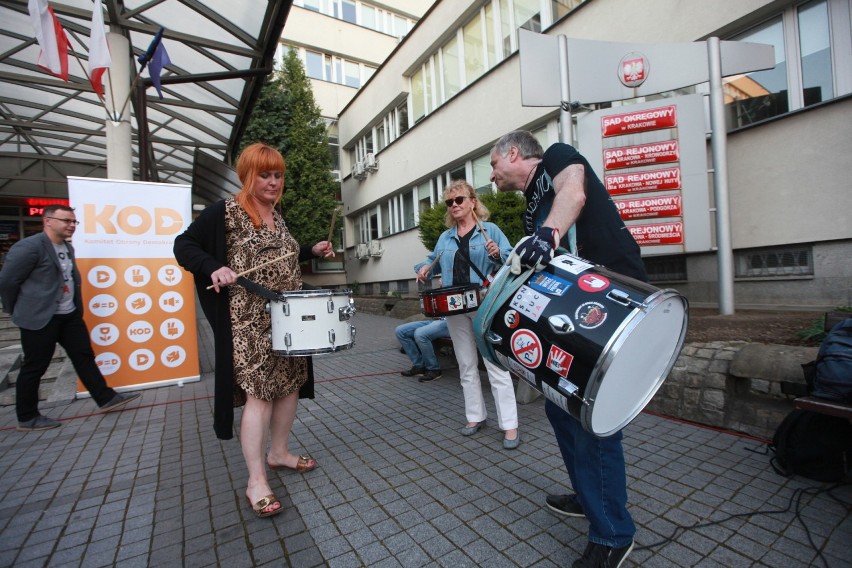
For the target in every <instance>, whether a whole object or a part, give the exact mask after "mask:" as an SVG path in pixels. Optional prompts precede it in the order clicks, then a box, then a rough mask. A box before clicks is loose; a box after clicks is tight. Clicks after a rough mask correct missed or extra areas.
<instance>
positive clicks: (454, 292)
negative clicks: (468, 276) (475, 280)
mask: <svg viewBox="0 0 852 568" xmlns="http://www.w3.org/2000/svg"><path fill="white" fill-rule="evenodd" d="M480 300H481V296H480V288H479V286H478V285H477V284H467V285H464V286H445V287H444V288H435V289H433V290H424V291H422V292H420V309H422V310H423V313H424V314H425V315H427V316H429V317H440V316H453V315H456V314H464V313H467V312H472V311H475V310H476V309H477V308H479V302H480Z"/></svg>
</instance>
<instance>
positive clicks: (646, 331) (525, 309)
mask: <svg viewBox="0 0 852 568" xmlns="http://www.w3.org/2000/svg"><path fill="white" fill-rule="evenodd" d="M513 278H514V279H515V280H514V281H513ZM687 309H688V306H687V301H686V298H684V297H683V296H681V295H680V294H678V293H677V292H676V291H674V290H661V289H659V288H655V287H654V286H651V285H649V284H647V283H644V282H641V281H639V280H635V279H633V278H629V277H627V276H624V275H621V274H618V273H616V272H613V271H611V270H607V269H606V268H603V267H601V266H596V265H593V264H591V263H589V262H587V261H585V260H583V259H581V258H578V257H576V256H572V255H567V254H565V255H560V256H557V257H556V258H554V259H553V260H551V262H550V263H549V264H548V265H547V266H546V267H545V268H544V269H543V270H541V271H539V272H527V273H526V274H524V275H521V276H519V277H513V276H512V275H511V274H509V272H508V267H504V268H503V269H502V270H501V273H500V274H498V277H497V279H496V281H495V283H494V284H493V285H492V290H491V292H490V293H489V295H488V296H487V297H486V298H485V299H484V300H483V303H482V306H481V307H480V309H479V312H478V313H477V316H476V318H475V320H474V334H475V335H476V336H477V341H478V342H479V346H480V350H481V351H482V352H483V355H484V356H485V357H487V358H489V359H490V360H492V362H494V363H497V364H498V365H500V366H502V367H504V368H506V369H508V370H509V371H511V372H512V373H513V374H515V375H517V376H518V377H519V378H520V379H523V380H525V381H527V382H528V383H529V384H530V385H531V386H532V387H534V388H536V389H537V390H539V391H541V392H542V394H544V396H545V397H547V398H548V399H549V400H550V401H552V402H554V403H555V404H557V405H558V406H560V407H561V408H562V409H563V410H565V411H566V412H568V413H569V414H571V415H572V416H573V417H574V418H576V419H577V420H579V421H580V423H581V424H582V426H583V428H584V429H585V430H587V431H588V432H591V433H592V434H594V435H596V436H598V437H606V436H610V435H612V434H615V433H616V432H618V431H619V430H621V429H622V428H624V427H625V426H626V425H627V424H629V423H630V421H631V420H633V419H634V418H635V417H636V416H637V415H638V414H639V413H640V412H641V411H642V409H643V408H644V407H645V406H646V405H647V404H648V403H649V402H650V401H651V398H652V397H653V396H654V394H655V393H656V392H657V390H658V389H659V388H660V387H661V386H662V384H663V381H664V380H665V379H666V377H667V376H668V373H669V371H670V370H671V368H672V367H673V366H674V363H675V361H676V359H677V356H678V354H679V353H680V350H681V348H682V347H683V341H684V337H685V336H686V324H687Z"/></svg>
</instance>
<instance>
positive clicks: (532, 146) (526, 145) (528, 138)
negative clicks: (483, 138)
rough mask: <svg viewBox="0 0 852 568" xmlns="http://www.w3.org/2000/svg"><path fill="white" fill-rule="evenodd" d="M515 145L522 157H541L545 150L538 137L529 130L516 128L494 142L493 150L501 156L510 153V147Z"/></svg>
mask: <svg viewBox="0 0 852 568" xmlns="http://www.w3.org/2000/svg"><path fill="white" fill-rule="evenodd" d="M512 146H514V147H515V148H517V149H518V153H519V154H520V155H521V158H524V159H526V158H539V159H541V157H542V156H543V155H544V150H543V149H542V147H541V144H539V143H538V140H536V137H535V136H533V134H532V132H530V131H529V130H514V131H512V132H510V133H508V134H504V135H503V136H501V137H500V139H499V140H497V142H496V143H495V144H494V148H493V151H495V152H497V153H498V154H499V155H501V156H505V155H506V154H508V153H509V149H511V148H512Z"/></svg>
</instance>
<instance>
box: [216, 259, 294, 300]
mask: <svg viewBox="0 0 852 568" xmlns="http://www.w3.org/2000/svg"><path fill="white" fill-rule="evenodd" d="M294 254H296V253H295V251H294V252H288V253H287V254H284V255H281V256H279V257H278V258H273V259H272V260H267V261H266V262H264V263H263V264H258V265H257V266H255V267H254V268H249V269H248V270H243V271H242V272H240V273H239V274H237V278H239V277H240V276H245V275H246V274H249V273H252V272H254V271H255V270H258V269H259V268H263V267H264V266H269V265H270V264H274V263H276V262H278V261H279V260H284V259H285V258H290V257H291V256H293V255H294ZM212 288H213V284H211V285H210V286H208V287H207V289H208V290H210V289H212Z"/></svg>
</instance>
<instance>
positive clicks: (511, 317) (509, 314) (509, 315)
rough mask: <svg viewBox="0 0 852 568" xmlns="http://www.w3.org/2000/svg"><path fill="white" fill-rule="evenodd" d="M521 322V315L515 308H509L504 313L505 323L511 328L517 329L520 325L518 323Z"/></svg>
mask: <svg viewBox="0 0 852 568" xmlns="http://www.w3.org/2000/svg"><path fill="white" fill-rule="evenodd" d="M520 322H521V316H520V315H519V314H518V312H516V311H515V310H507V311H506V313H505V314H504V315H503V323H505V324H506V327H508V328H509V329H515V328H516V327H518V324H519V323H520Z"/></svg>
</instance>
